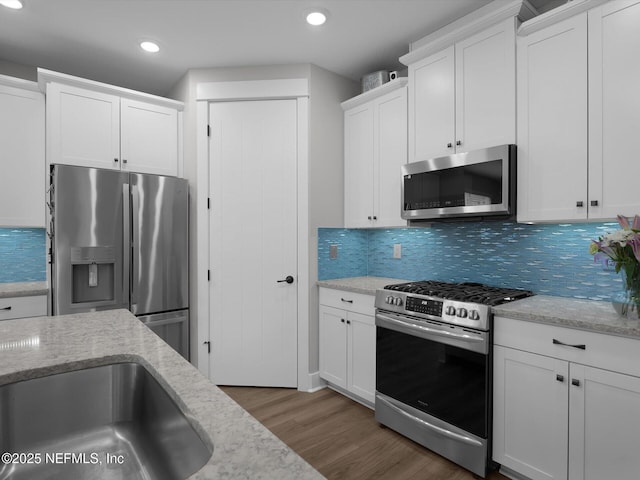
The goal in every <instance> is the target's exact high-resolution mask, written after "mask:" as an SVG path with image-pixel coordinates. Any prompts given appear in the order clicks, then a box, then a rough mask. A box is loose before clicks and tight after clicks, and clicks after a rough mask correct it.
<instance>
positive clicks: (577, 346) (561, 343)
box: [553, 338, 587, 350]
mask: <svg viewBox="0 0 640 480" xmlns="http://www.w3.org/2000/svg"><path fill="white" fill-rule="evenodd" d="M553 344H554V345H562V346H563V347H571V348H578V349H580V350H586V349H587V346H586V345H583V344H580V345H571V344H570V343H564V342H561V341H560V340H556V339H555V338H554V339H553Z"/></svg>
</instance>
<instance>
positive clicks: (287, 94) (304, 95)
mask: <svg viewBox="0 0 640 480" xmlns="http://www.w3.org/2000/svg"><path fill="white" fill-rule="evenodd" d="M275 99H278V100H284V99H294V100H296V105H297V136H298V145H297V162H298V173H297V196H298V198H297V202H298V213H297V217H298V218H297V229H298V231H297V236H298V238H297V240H298V241H297V244H298V253H297V262H298V273H297V282H296V289H297V296H298V308H297V316H298V318H297V326H298V332H297V338H298V340H297V343H298V345H297V350H298V360H297V361H298V365H297V370H298V390H304V391H308V390H311V389H313V388H314V387H315V386H316V385H315V384H314V375H312V374H311V372H310V371H309V195H308V177H309V175H308V172H309V154H308V152H309V148H308V145H309V80H308V79H307V78H291V79H281V80H249V81H229V82H204V83H198V84H197V87H196V157H197V171H198V175H197V179H196V192H197V193H196V195H197V197H196V202H195V204H196V205H195V206H196V230H195V232H196V252H195V255H196V258H195V259H196V261H195V270H196V279H197V280H196V285H194V286H192V288H195V289H196V293H197V297H196V298H197V306H196V308H197V318H196V322H197V323H196V324H197V339H196V347H197V348H196V350H195V351H194V350H193V349H192V351H191V358H192V361H194V360H195V361H196V362H197V364H196V366H197V367H198V370H200V371H201V372H202V373H203V374H204V375H205V376H206V377H207V378H209V374H210V372H209V351H208V348H209V347H208V345H207V343H205V342H209V341H210V309H209V302H210V292H209V286H210V284H209V281H208V272H209V270H210V269H211V265H210V258H209V220H210V217H209V210H208V206H207V204H208V199H209V137H208V134H207V131H208V124H209V104H210V103H214V102H216V103H217V102H231V101H241V100H275ZM192 265H193V263H192ZM192 345H193V344H192Z"/></svg>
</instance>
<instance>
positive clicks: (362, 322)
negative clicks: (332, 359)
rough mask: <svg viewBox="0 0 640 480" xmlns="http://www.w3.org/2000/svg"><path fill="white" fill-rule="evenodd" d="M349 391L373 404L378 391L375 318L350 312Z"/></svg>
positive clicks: (348, 317) (348, 318) (348, 319)
mask: <svg viewBox="0 0 640 480" xmlns="http://www.w3.org/2000/svg"><path fill="white" fill-rule="evenodd" d="M347 322H348V325H347V327H348V328H347V330H348V342H349V347H348V363H347V378H348V382H349V384H348V386H347V388H348V390H349V391H351V392H352V393H354V394H355V395H358V396H359V397H361V398H363V399H364V400H367V401H369V402H371V404H373V403H374V401H375V391H376V326H375V320H374V317H371V316H369V315H362V314H359V313H353V312H348V316H347Z"/></svg>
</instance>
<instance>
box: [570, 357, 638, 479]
mask: <svg viewBox="0 0 640 480" xmlns="http://www.w3.org/2000/svg"><path fill="white" fill-rule="evenodd" d="M571 382H572V384H571V385H570V386H569V391H570V395H569V399H570V400H569V411H570V415H569V418H570V423H569V478H570V479H571V480H601V479H603V478H615V479H616V480H636V479H637V478H638V472H640V456H639V455H638V445H640V378H638V377H632V376H629V375H622V374H619V373H614V372H610V371H608V370H601V369H598V368H592V367H586V366H583V365H577V364H571ZM574 382H575V383H577V385H575V384H573V383H574Z"/></svg>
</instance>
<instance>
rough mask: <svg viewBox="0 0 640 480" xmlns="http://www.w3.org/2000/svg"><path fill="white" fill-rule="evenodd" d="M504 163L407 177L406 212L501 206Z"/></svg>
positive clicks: (468, 166)
mask: <svg viewBox="0 0 640 480" xmlns="http://www.w3.org/2000/svg"><path fill="white" fill-rule="evenodd" d="M502 162H503V161H502V160H492V161H489V162H482V163H476V164H472V165H464V166H460V167H452V168H445V169H441V170H433V171H430V172H423V173H415V174H412V175H405V177H404V192H405V194H404V198H405V205H404V209H405V210H407V211H408V210H423V209H430V208H451V207H477V206H482V205H501V204H502V202H503V198H502V183H503V182H502V174H503V165H502Z"/></svg>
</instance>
